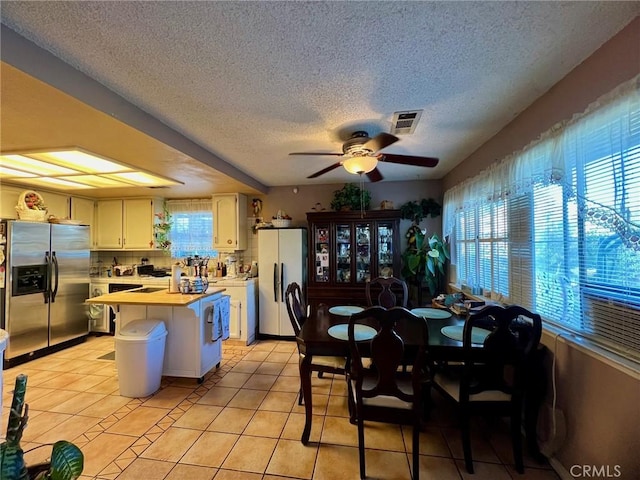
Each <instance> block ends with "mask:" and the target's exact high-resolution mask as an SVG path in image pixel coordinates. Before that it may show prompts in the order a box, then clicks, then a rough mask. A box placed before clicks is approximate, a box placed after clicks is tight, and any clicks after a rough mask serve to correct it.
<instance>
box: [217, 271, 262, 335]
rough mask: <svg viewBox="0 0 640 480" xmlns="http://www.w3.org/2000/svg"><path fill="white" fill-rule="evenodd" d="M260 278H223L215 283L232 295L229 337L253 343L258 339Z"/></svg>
mask: <svg viewBox="0 0 640 480" xmlns="http://www.w3.org/2000/svg"><path fill="white" fill-rule="evenodd" d="M257 283H258V279H256V278H250V279H248V280H223V281H221V282H217V283H216V284H215V285H216V286H220V287H224V288H225V289H226V290H225V291H224V294H225V295H229V296H230V297H231V310H230V315H229V338H231V339H235V340H242V341H243V342H244V343H246V344H247V345H251V344H252V343H253V342H254V341H255V340H256V316H257V314H258V311H257V309H258V290H257Z"/></svg>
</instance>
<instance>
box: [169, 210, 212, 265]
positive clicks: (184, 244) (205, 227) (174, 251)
mask: <svg viewBox="0 0 640 480" xmlns="http://www.w3.org/2000/svg"><path fill="white" fill-rule="evenodd" d="M166 207H167V211H168V212H169V214H170V215H171V231H170V232H169V238H170V239H171V256H172V257H174V258H180V257H186V256H190V255H200V256H201V257H204V256H214V255H215V251H214V250H213V212H212V202H211V200H210V199H187V200H167V202H166Z"/></svg>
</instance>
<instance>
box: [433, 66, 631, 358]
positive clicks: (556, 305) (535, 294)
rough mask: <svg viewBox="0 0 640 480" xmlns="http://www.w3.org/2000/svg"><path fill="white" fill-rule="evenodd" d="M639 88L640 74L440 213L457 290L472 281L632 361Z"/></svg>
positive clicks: (461, 190)
mask: <svg viewBox="0 0 640 480" xmlns="http://www.w3.org/2000/svg"><path fill="white" fill-rule="evenodd" d="M639 82H640V76H638V77H636V78H634V79H633V80H631V81H629V82H626V83H624V84H623V85H620V86H619V87H618V88H616V89H615V90H614V91H612V92H610V93H609V94H607V95H605V96H603V97H602V98H600V99H598V101H596V102H595V103H594V104H592V105H591V106H590V107H589V108H588V109H587V110H586V111H585V112H583V113H581V114H579V115H576V116H574V118H572V119H571V120H569V121H566V122H563V123H562V124H559V125H556V126H555V127H554V128H552V129H550V130H549V131H548V132H545V133H544V134H543V135H542V136H541V137H540V139H538V140H537V141H535V142H533V143H531V144H530V145H528V146H527V147H526V148H524V149H523V150H522V151H520V152H516V153H514V154H512V155H510V156H509V157H507V158H505V159H503V160H502V161H499V162H497V163H496V164H494V165H492V166H491V167H490V168H488V169H487V170H485V171H483V172H481V173H480V174H479V175H477V176H476V177H474V178H472V179H469V180H467V181H465V182H464V183H462V184H460V185H458V186H456V187H454V188H452V189H450V190H448V191H447V192H446V193H445V196H444V205H443V232H444V234H445V235H446V236H449V238H450V242H451V245H452V263H453V264H455V265H456V266H457V272H458V278H457V279H456V281H457V282H458V283H464V282H466V281H467V279H471V281H472V282H475V285H472V286H476V287H478V286H479V287H481V288H484V289H485V290H490V291H492V292H493V293H497V294H499V295H498V296H499V297H500V298H502V299H503V300H504V301H507V302H510V303H521V304H523V305H525V306H527V307H529V308H533V309H535V310H537V311H538V313H540V314H542V315H543V316H544V317H545V319H546V320H547V321H552V322H555V323H558V324H561V325H562V326H564V327H567V328H569V329H571V330H573V331H575V332H578V333H580V334H581V335H584V336H587V337H590V338H592V339H595V340H597V341H598V342H600V343H602V344H604V345H605V346H606V347H610V348H612V349H614V350H616V351H618V352H622V353H623V354H628V356H632V357H635V358H640V90H639ZM505 231H506V239H507V241H506V244H505V242H504V239H505V235H504V232H505ZM505 275H508V281H506V282H505V281H504V278H505Z"/></svg>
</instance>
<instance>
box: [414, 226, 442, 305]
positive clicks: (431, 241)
mask: <svg viewBox="0 0 640 480" xmlns="http://www.w3.org/2000/svg"><path fill="white" fill-rule="evenodd" d="M407 236H408V238H407V240H408V247H407V249H406V250H405V251H404V252H403V254H402V277H403V278H404V279H405V280H407V282H409V283H411V284H413V285H416V286H417V287H418V288H421V287H422V283H423V282H425V283H426V285H427V287H428V288H429V293H431V296H434V295H435V294H436V292H438V291H444V279H445V268H444V267H445V264H446V262H447V260H449V258H450V257H449V247H448V246H447V244H446V243H445V242H444V241H443V240H441V239H440V237H438V235H436V234H433V235H431V236H430V237H428V238H427V237H426V235H425V234H424V233H422V231H421V230H420V228H419V227H418V226H417V225H415V224H414V225H412V226H411V227H410V228H409V230H408V231H407Z"/></svg>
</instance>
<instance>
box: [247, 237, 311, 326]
mask: <svg viewBox="0 0 640 480" xmlns="http://www.w3.org/2000/svg"><path fill="white" fill-rule="evenodd" d="M258 271H259V272H260V282H259V285H258V292H259V300H258V305H259V311H260V316H259V318H258V331H259V332H260V334H261V335H269V336H294V335H295V334H294V332H293V328H292V327H291V321H290V320H289V315H288V313H287V305H286V303H285V295H284V294H285V292H286V291H287V286H288V285H289V284H290V283H291V282H296V283H298V285H300V286H301V287H302V288H303V289H305V291H306V284H307V229H305V228H273V229H263V230H258Z"/></svg>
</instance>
